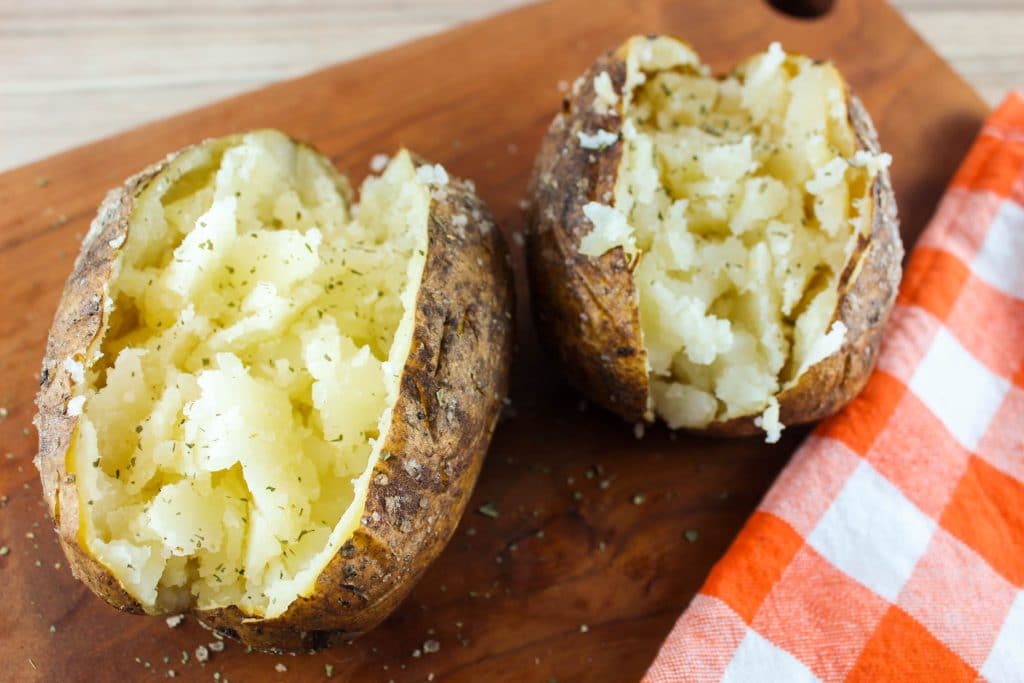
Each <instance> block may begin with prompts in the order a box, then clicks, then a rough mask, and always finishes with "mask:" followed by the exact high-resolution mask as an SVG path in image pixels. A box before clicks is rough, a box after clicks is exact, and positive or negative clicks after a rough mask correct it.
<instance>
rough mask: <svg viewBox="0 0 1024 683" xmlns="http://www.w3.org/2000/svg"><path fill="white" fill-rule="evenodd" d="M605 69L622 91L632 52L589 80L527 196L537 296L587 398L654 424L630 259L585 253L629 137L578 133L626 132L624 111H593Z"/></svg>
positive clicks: (606, 63) (569, 103)
mask: <svg viewBox="0 0 1024 683" xmlns="http://www.w3.org/2000/svg"><path fill="white" fill-rule="evenodd" d="M602 71H607V72H608V75H609V77H610V78H611V81H612V86H613V87H614V89H615V91H616V92H617V93H619V94H620V97H619V103H620V105H619V106H620V107H621V101H622V98H621V92H622V87H623V84H624V83H625V81H626V63H625V58H624V53H622V54H619V53H609V54H605V55H602V56H601V57H600V58H598V60H597V62H596V63H595V64H594V65H593V66H592V67H591V68H590V69H589V70H588V71H587V72H586V73H585V74H584V75H583V78H582V79H581V80H580V81H579V82H578V86H577V87H578V89H574V91H573V92H572V93H570V94H569V95H568V96H567V97H566V98H565V100H564V101H563V103H562V111H561V112H560V113H559V114H558V115H557V116H555V119H554V120H553V121H552V122H551V126H550V128H549V129H548V132H547V135H546V136H545V137H544V141H543V143H541V148H540V151H539V152H538V155H537V160H536V162H535V164H534V170H533V176H532V178H531V180H530V186H529V190H528V197H529V199H528V201H529V209H528V222H529V230H528V238H529V239H528V247H527V248H528V250H529V258H528V263H529V268H530V289H531V293H532V296H533V299H532V301H533V305H534V310H535V313H536V318H537V328H538V331H539V332H540V335H541V337H542V339H543V340H544V341H545V343H546V344H547V346H548V347H549V348H550V349H552V350H553V351H554V352H555V354H556V355H557V357H558V360H559V361H561V365H562V367H563V368H564V369H565V372H566V374H567V375H568V377H569V380H570V382H572V383H573V384H574V385H575V386H576V387H577V388H578V389H579V390H580V391H581V392H582V393H583V394H584V395H586V396H587V397H588V398H590V399H591V400H593V401H596V402H597V403H599V404H601V405H602V406H604V407H605V408H607V409H608V410H610V411H612V412H614V413H616V414H618V415H620V416H622V417H623V418H625V419H626V420H630V421H633V422H636V421H640V420H647V421H652V420H653V419H654V413H653V412H652V408H651V406H650V405H649V401H648V383H647V352H646V351H645V350H644V347H643V341H642V339H641V336H640V309H639V308H638V306H637V295H636V288H635V286H634V283H633V272H632V269H631V264H630V262H629V259H628V257H627V256H626V254H625V253H624V252H623V250H622V249H613V250H611V251H609V252H608V253H606V254H604V255H602V256H601V257H600V258H596V259H593V258H590V257H589V256H584V255H583V254H580V253H579V245H580V241H581V240H582V239H583V237H584V236H586V235H587V234H588V233H589V232H590V231H591V230H592V229H593V225H591V223H590V221H589V220H588V219H587V217H586V216H585V215H584V214H583V207H584V205H586V204H587V202H590V201H601V202H604V203H608V202H610V200H611V196H612V192H613V191H614V188H615V179H616V174H617V172H618V166H619V161H620V160H621V159H622V145H623V143H622V140H621V139H620V140H618V141H617V142H615V143H613V144H611V145H609V146H608V147H606V148H604V149H603V150H588V149H584V148H583V147H582V146H581V145H580V140H579V138H578V137H577V133H579V132H580V131H585V132H587V133H593V132H594V131H597V130H600V129H604V130H609V131H613V132H614V131H618V130H619V129H620V128H621V126H622V117H621V114H620V112H619V111H618V108H616V110H615V111H612V112H608V113H601V112H598V111H596V110H595V108H594V106H593V105H594V101H595V99H596V93H595V92H594V76H595V75H596V74H599V73H601V72H602Z"/></svg>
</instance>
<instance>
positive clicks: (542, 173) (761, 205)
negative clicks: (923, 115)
mask: <svg viewBox="0 0 1024 683" xmlns="http://www.w3.org/2000/svg"><path fill="white" fill-rule="evenodd" d="M889 163H890V157H889V155H887V154H883V153H881V151H880V149H879V146H878V140H877V136H876V134H875V130H874V128H873V126H872V123H871V119H870V118H869V117H868V114H867V112H866V111H865V110H864V107H863V106H862V105H861V103H860V102H859V101H858V100H857V98H856V97H854V96H853V95H851V94H850V91H849V88H848V87H847V85H846V83H845V81H844V80H843V78H842V76H841V75H840V74H839V72H838V71H837V70H836V68H835V67H834V66H833V65H832V64H830V63H828V62H819V61H814V60H812V59H810V58H808V57H804V56H800V55H795V54H787V53H785V52H784V51H783V50H782V49H781V48H780V47H779V45H778V44H773V45H772V46H771V47H770V48H769V49H768V50H767V52H764V53H762V54H758V55H756V56H754V57H751V58H750V59H748V60H746V61H744V62H743V63H742V64H741V65H740V66H738V67H737V68H736V69H735V70H734V71H733V72H732V73H730V74H728V75H726V76H723V77H719V78H715V77H712V76H710V75H709V70H708V68H707V67H706V66H705V65H703V64H702V63H701V61H700V59H699V57H698V56H697V54H696V53H695V52H694V51H693V49H691V48H690V46H689V45H687V44H686V43H684V42H682V41H679V40H677V39H674V38H671V37H665V36H636V37H633V38H630V39H629V40H627V41H626V42H625V43H624V44H623V45H622V46H620V47H619V48H618V49H616V50H614V51H612V52H609V53H607V54H605V55H603V56H601V57H600V58H599V59H598V60H597V62H596V63H595V64H594V65H593V66H592V67H591V68H590V69H589V70H588V71H587V72H586V73H585V74H584V75H583V76H582V77H581V78H580V79H579V80H577V82H576V83H575V84H574V86H573V88H572V90H571V92H570V93H569V94H568V95H567V96H566V98H565V101H564V103H563V107H562V111H561V112H560V113H559V114H558V115H557V116H556V117H555V119H554V121H553V122H552V123H551V126H550V128H549V129H548V132H547V135H546V137H545V139H544V141H543V144H542V147H541V149H540V151H539V153H538V156H537V159H536V162H535V167H534V173H533V177H532V180H531V183H530V189H529V195H528V197H529V201H528V203H529V210H528V212H529V225H530V230H529V234H528V240H529V246H528V249H529V256H530V260H529V263H530V272H531V289H532V292H533V299H534V306H535V310H536V313H537V318H538V326H539V329H540V331H541V334H542V337H543V338H545V339H546V340H547V342H548V344H549V346H550V347H551V348H552V349H553V351H554V352H555V354H556V355H557V356H558V358H559V359H560V361H561V363H562V364H563V365H564V368H565V370H566V372H567V374H568V376H569V378H570V379H571V381H572V382H573V383H574V384H575V385H576V386H577V387H578V388H579V389H580V390H581V391H582V392H583V393H584V394H585V395H587V396H588V397H589V398H591V399H592V400H594V401H596V402H597V403H600V404H602V405H603V406H604V407H606V408H607V409H609V410H611V411H612V412H615V413H617V414H618V415H620V416H621V417H623V418H625V419H626V420H629V421H641V420H642V421H648V422H649V421H653V420H654V419H655V417H660V418H662V419H663V420H664V421H665V422H666V423H667V424H668V426H669V427H671V428H683V429H689V430H694V431H701V432H710V433H716V434H723V435H747V434H756V433H762V432H763V433H764V434H765V435H766V438H767V440H768V441H769V442H774V441H776V440H778V438H779V435H780V432H781V430H782V428H783V427H784V425H787V424H797V423H806V422H811V421H814V420H817V419H819V418H821V417H823V416H825V415H828V414H830V413H833V412H835V411H836V410H838V409H839V408H840V407H841V406H842V405H844V404H845V403H846V402H847V401H849V400H850V399H851V398H852V397H853V396H854V395H856V394H857V392H858V391H860V389H861V388H862V387H863V385H864V383H865V382H866V380H867V377H868V374H869V372H870V371H871V368H872V366H873V363H874V360H875V355H876V352H877V349H878V344H879V340H880V335H881V332H882V328H883V326H884V324H885V321H886V317H887V315H888V313H889V310H890V309H891V307H892V303H893V300H894V297H895V294H896V288H897V285H898V282H899V279H900V263H901V259H902V253H903V252H902V245H901V243H900V237H899V229H898V227H899V226H898V221H897V216H896V205H895V200H894V197H893V191H892V186H891V183H890V180H889V173H888V170H887V167H888V165H889Z"/></svg>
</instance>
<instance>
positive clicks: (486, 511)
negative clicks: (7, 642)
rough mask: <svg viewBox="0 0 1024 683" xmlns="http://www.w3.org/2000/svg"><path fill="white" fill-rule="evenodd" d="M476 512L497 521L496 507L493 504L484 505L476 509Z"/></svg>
mask: <svg viewBox="0 0 1024 683" xmlns="http://www.w3.org/2000/svg"><path fill="white" fill-rule="evenodd" d="M476 511H477V512H479V513H480V514H481V515H483V516H484V517H490V518H491V519H497V518H498V506H497V505H495V504H494V503H493V502H491V503H484V504H483V505H481V506H480V507H478V508H477V509H476Z"/></svg>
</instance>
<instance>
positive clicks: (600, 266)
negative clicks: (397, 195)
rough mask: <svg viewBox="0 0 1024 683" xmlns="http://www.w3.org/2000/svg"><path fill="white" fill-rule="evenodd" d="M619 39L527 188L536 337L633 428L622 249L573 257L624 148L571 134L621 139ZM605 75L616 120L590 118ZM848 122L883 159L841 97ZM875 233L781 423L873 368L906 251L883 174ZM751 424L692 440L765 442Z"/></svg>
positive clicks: (634, 396)
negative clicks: (833, 329) (828, 349)
mask: <svg viewBox="0 0 1024 683" xmlns="http://www.w3.org/2000/svg"><path fill="white" fill-rule="evenodd" d="M628 44H629V42H628V41H627V42H626V43H624V44H623V45H622V46H620V47H619V48H617V49H616V50H614V51H611V52H608V53H606V54H604V55H602V56H601V57H599V58H598V60H597V61H596V62H595V63H594V65H593V66H592V67H591V68H590V69H588V70H587V71H586V72H585V73H584V74H583V77H582V78H581V80H580V81H579V85H578V87H577V88H574V90H573V91H572V92H571V93H570V94H569V95H568V96H567V97H566V98H565V100H564V102H563V105H562V111H561V112H560V113H559V114H558V115H556V116H555V118H554V120H553V121H552V122H551V125H550V127H549V128H548V132H547V135H546V136H545V138H544V141H543V143H542V145H541V149H540V152H539V153H538V156H537V159H536V162H535V165H534V170H533V176H532V178H531V181H530V189H529V204H530V206H529V211H528V220H529V224H530V230H529V235H528V237H529V241H528V250H529V256H530V259H529V263H530V284H531V291H532V292H533V295H534V301H533V303H534V306H535V310H536V312H537V313H536V315H537V323H538V328H539V330H540V334H541V337H542V338H543V339H544V340H545V341H546V342H547V344H548V346H549V347H550V348H551V349H552V350H553V351H554V352H555V354H556V355H557V356H558V358H559V360H560V361H561V363H562V366H563V367H564V369H565V372H566V374H567V375H568V377H569V380H570V381H571V382H572V383H573V384H574V385H575V386H576V387H577V388H578V389H579V390H580V391H581V392H582V393H583V394H584V395H586V396H587V397H588V398H590V399H591V400H593V401H595V402H597V403H599V404H601V405H602V406H604V407H605V408H607V409H608V410H610V411H612V412H613V413H616V414H618V415H619V416H620V417H622V418H624V419H625V420H628V421H630V422H637V421H640V420H644V421H647V422H652V421H653V420H654V412H653V402H652V399H651V396H650V384H649V379H648V375H647V365H646V363H647V360H646V351H645V350H644V346H643V338H642V335H641V327H640V315H639V307H638V295H637V291H636V286H635V282H634V280H633V274H632V268H631V265H630V263H629V260H628V257H627V255H626V254H625V252H624V251H623V250H622V248H615V249H612V250H611V251H609V252H607V253H605V254H603V255H601V256H600V257H599V258H590V257H588V256H584V255H582V254H580V253H579V246H580V242H581V240H582V239H583V237H585V236H586V235H587V234H588V233H589V232H590V231H591V230H592V229H593V226H592V224H591V223H590V221H589V220H588V219H587V218H586V216H585V215H584V214H583V207H584V205H586V204H587V203H588V202H591V201H598V202H602V203H610V200H611V196H612V195H611V192H612V190H613V188H614V187H615V182H616V178H617V173H618V167H619V162H620V160H621V157H622V145H623V142H622V140H621V136H620V139H619V140H618V141H617V142H615V143H614V144H611V145H609V146H608V147H606V148H604V149H602V150H588V149H584V148H582V146H581V143H580V140H579V138H578V137H577V133H578V132H579V131H585V132H587V133H590V134H593V133H594V132H595V131H597V130H598V129H604V130H607V131H611V132H618V131H620V130H621V127H622V121H623V117H622V101H623V98H622V90H623V87H624V85H625V80H626V65H625V59H626V55H627V50H628ZM602 71H606V72H607V73H608V75H609V77H610V78H611V82H612V86H613V88H614V90H615V92H616V93H617V94H618V95H619V98H618V103H617V104H616V107H615V110H614V111H612V112H609V113H603V112H599V111H596V110H595V108H594V106H593V105H594V102H595V98H596V94H595V92H594V77H595V76H596V75H597V74H600V73H601V72H602ZM846 99H847V104H848V110H849V117H850V121H851V124H852V126H853V129H854V132H855V134H856V139H857V142H858V148H859V149H864V150H867V151H870V152H873V153H877V152H879V151H880V149H879V145H878V136H877V133H876V132H875V129H874V126H873V124H872V122H871V118H870V116H869V115H868V113H867V112H866V111H865V109H864V107H863V105H862V104H861V102H860V100H858V99H857V98H856V97H855V96H853V95H852V94H850V93H849V92H847V98H846ZM872 198H873V202H872V203H873V216H872V224H871V225H872V227H871V234H870V235H869V236H868V237H867V238H866V239H862V240H861V243H860V244H858V249H857V253H856V254H855V255H854V256H853V257H852V258H851V261H850V266H849V267H848V268H847V271H846V272H844V273H843V274H842V275H841V277H840V282H839V292H840V298H839V303H838V305H837V307H836V311H835V313H834V314H833V320H841V321H842V322H843V323H844V324H845V325H846V327H847V334H846V337H845V338H844V340H843V344H842V346H841V348H840V349H839V351H837V352H836V353H834V354H832V355H830V356H828V357H827V358H825V359H823V360H821V361H819V362H818V363H816V364H815V365H813V366H812V367H810V368H808V369H807V371H805V373H804V374H803V375H801V376H800V378H799V379H798V381H797V383H796V384H795V385H794V386H792V387H789V388H787V389H785V390H784V391H782V392H781V393H780V394H778V399H779V403H780V419H781V421H782V423H783V424H786V425H795V424H804V423H808V422H813V421H816V420H818V419H821V418H822V417H825V416H826V415H830V414H832V413H834V412H836V411H837V410H839V408H841V407H842V406H843V405H845V404H846V403H847V402H848V401H849V400H850V399H852V398H853V397H854V396H856V394H857V393H858V392H860V390H861V389H862V388H863V386H864V384H865V383H866V382H867V379H868V376H869V375H870V373H871V369H872V368H873V366H874V362H875V357H876V355H877V352H878V346H879V343H880V341H881V334H882V330H883V328H884V326H885V322H886V319H887V318H888V314H889V311H890V309H891V308H892V304H893V302H894V300H895V297H896V292H897V288H898V286H899V281H900V275H901V265H900V264H901V261H902V258H903V246H902V243H901V241H900V235H899V220H898V218H897V215H896V200H895V196H894V193H893V189H892V183H891V181H890V178H889V172H888V170H886V169H883V170H882V171H881V172H880V173H879V174H878V176H877V177H876V179H875V182H874V184H873V187H872ZM756 417H757V416H756V415H750V416H744V417H738V418H734V419H731V420H726V421H716V422H712V423H711V424H709V425H708V426H707V427H705V428H704V429H700V430H693V431H698V432H702V433H709V434H716V435H722V436H742V435H752V434H760V433H763V431H762V430H761V428H760V427H757V426H756V425H755V424H754V419H755V418H756Z"/></svg>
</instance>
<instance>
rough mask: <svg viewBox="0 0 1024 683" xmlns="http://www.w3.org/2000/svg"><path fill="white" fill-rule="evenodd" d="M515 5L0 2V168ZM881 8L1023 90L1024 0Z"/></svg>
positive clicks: (449, 0) (933, 1) (354, 0)
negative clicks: (896, 12) (893, 11)
mask: <svg viewBox="0 0 1024 683" xmlns="http://www.w3.org/2000/svg"><path fill="white" fill-rule="evenodd" d="M745 1H747V2H754V1H756V0H745ZM838 1H839V2H842V0H838ZM521 4H524V0H387V1H384V0H338V1H335V2H333V3H323V2H314V1H312V0H296V1H294V2H289V3H280V6H271V5H260V6H254V5H253V4H251V3H245V2H241V1H239V0H235V1H231V0H179V1H176V2H173V3H171V2H162V3H154V2H144V1H143V0H105V1H100V0H85V1H78V2H74V3H69V2H60V1H55V0H49V1H46V0H43V1H34V0H0V170H3V169H7V168H11V167H14V166H18V165H20V164H24V163H27V162H30V161H33V160H36V159H40V158H43V157H45V156H48V155H50V154H53V153H55V152H58V151H60V150H63V149H66V148H69V147H73V146H75V145H78V144H81V143H84V142H87V141H89V140H93V139H96V138H99V137H103V136H105V135H109V134H111V133H114V132H116V131H119V130H123V129H125V128H129V127H131V126H135V125H138V124H140V123H143V122H145V121H150V120H153V119H156V118H161V117H164V116H169V115H171V114H175V113H178V112H181V111H185V110H188V109H191V108H194V107H197V106H199V105H202V104H205V103H208V102H211V101H214V100H217V99H220V98H223V97H226V96H229V95H232V94H236V93H239V92H243V91H245V90H250V89H252V88H255V87H258V86H260V85H263V84H265V83H268V82H271V81H276V80H281V79H284V78H289V77H292V76H297V75H299V74H302V73H305V72H308V71H312V70H314V69H317V68H320V67H323V66H326V65H328V64H333V63H336V62H340V61H344V60H347V59H351V58H353V57H356V56H358V55H361V54H365V53H368V52H373V51H376V50H380V49H383V48H386V47H389V46H392V45H396V44H398V43H402V42H405V41H408V40H411V39H413V38H416V37H419V36H423V35H426V34H429V33H434V32H438V31H442V30H444V29H446V28H449V27H451V26H453V25H455V24H458V23H461V22H465V21H469V20H472V19H477V18H480V17H483V16H486V15H488V14H492V13H496V12H500V11H502V10H505V9H509V8H512V7H516V6H519V5H521ZM894 4H895V5H896V6H897V7H899V8H900V9H901V10H903V12H904V13H905V15H906V16H907V18H908V19H909V21H910V23H911V24H912V25H913V26H914V27H915V28H916V29H917V30H918V31H920V32H921V33H922V34H923V35H924V37H925V38H926V39H927V40H928V41H929V42H930V43H931V44H932V45H933V46H934V47H935V48H936V50H937V51H938V52H939V53H940V54H941V55H942V56H943V57H945V58H946V60H947V61H949V63H950V64H951V65H952V66H953V67H954V68H955V69H956V70H957V71H959V72H960V74H961V75H963V76H964V78H965V79H966V80H967V81H968V82H969V83H970V84H971V85H972V86H974V88H975V89H976V90H978V92H979V93H981V95H982V96H983V97H984V98H985V99H986V100H987V101H988V102H989V103H990V104H993V105H994V104H996V103H997V102H998V101H999V99H1000V98H1001V97H1002V96H1003V94H1004V93H1005V92H1006V91H1007V90H1009V89H1011V88H1021V87H1024V0H894ZM285 5H287V6H285Z"/></svg>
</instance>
